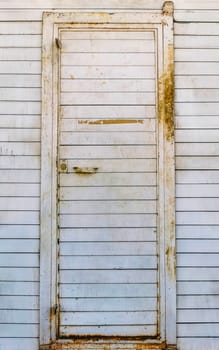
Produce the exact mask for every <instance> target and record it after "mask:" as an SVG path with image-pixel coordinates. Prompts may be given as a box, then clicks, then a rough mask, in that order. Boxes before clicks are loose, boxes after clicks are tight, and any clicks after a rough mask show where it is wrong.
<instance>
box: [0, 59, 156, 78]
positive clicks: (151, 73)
mask: <svg viewBox="0 0 219 350" xmlns="http://www.w3.org/2000/svg"><path fill="white" fill-rule="evenodd" d="M19 63H20V62H19ZM29 63H30V62H29ZM31 63H32V65H30V67H29V71H30V72H31V73H34V72H37V71H38V69H39V66H38V64H37V62H36V63H35V62H31ZM33 63H35V65H34V64H33ZM9 65H10V64H8V65H7V64H5V66H4V67H5V69H6V68H7V67H8V66H9ZM15 68H16V67H15ZM15 68H14V70H15ZM27 68H28V67H26V69H27ZM97 68H98V69H97ZM1 71H3V67H2V70H0V72H1ZM21 73H22V72H21ZM61 77H62V79H63V78H64V79H74V78H75V79H87V77H89V79H99V78H100V79H108V78H109V79H114V78H115V79H119V78H120V79H154V78H155V67H153V66H144V67H143V66H125V67H123V66H114V67H110V66H106V67H104V66H99V67H92V66H83V67H73V66H72V67H71V66H62V68H61Z"/></svg>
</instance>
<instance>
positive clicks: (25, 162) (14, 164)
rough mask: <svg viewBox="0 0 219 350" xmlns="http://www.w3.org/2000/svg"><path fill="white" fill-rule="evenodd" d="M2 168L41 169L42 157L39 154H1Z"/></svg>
mask: <svg viewBox="0 0 219 350" xmlns="http://www.w3.org/2000/svg"><path fill="white" fill-rule="evenodd" d="M4 135H5V134H4ZM0 168H1V169H39V168H40V157H39V156H1V158H0ZM0 186H1V185H0Z"/></svg>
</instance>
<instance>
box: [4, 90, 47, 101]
mask: <svg viewBox="0 0 219 350" xmlns="http://www.w3.org/2000/svg"><path fill="white" fill-rule="evenodd" d="M0 97H1V100H4V101H40V99H41V91H40V89H38V88H20V89H17V88H0Z"/></svg>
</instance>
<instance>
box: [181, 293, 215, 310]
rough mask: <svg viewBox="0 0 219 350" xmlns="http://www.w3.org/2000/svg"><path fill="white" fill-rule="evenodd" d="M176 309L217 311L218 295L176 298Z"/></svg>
mask: <svg viewBox="0 0 219 350" xmlns="http://www.w3.org/2000/svg"><path fill="white" fill-rule="evenodd" d="M178 308H180V309H218V308H219V296H218V295H199V296H198V295H196V296H188V295H187V296H185V295H184V296H178ZM194 312H195V311H194Z"/></svg>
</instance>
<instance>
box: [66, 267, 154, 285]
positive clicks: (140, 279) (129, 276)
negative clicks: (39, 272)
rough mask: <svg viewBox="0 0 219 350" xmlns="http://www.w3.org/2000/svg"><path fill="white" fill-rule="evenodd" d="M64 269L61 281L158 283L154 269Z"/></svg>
mask: <svg viewBox="0 0 219 350" xmlns="http://www.w3.org/2000/svg"><path fill="white" fill-rule="evenodd" d="M106 271H107V270H67V271H66V270H64V271H62V274H61V275H60V282H61V283H66V281H68V283H73V282H74V281H75V280H79V279H78V277H79V276H80V282H81V283H98V281H100V280H103V276H104V281H105V283H156V282H157V276H156V274H155V273H154V271H153V270H122V271H118V270H109V271H108V273H106ZM101 276H102V278H101Z"/></svg>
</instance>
